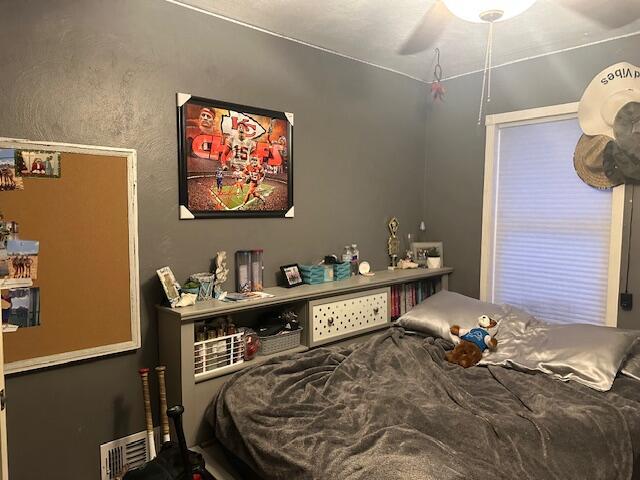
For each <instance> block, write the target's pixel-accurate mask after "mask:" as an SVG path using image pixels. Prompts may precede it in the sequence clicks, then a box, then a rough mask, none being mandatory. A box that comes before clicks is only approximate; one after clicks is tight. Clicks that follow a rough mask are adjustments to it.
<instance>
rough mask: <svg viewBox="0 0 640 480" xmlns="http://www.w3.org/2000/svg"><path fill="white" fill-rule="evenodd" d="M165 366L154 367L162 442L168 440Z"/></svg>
mask: <svg viewBox="0 0 640 480" xmlns="http://www.w3.org/2000/svg"><path fill="white" fill-rule="evenodd" d="M166 370H167V367H165V366H164V365H160V366H159V367H156V373H157V374H158V388H159V390H160V424H161V425H162V442H163V443H164V442H170V441H171V434H170V433H169V417H167V387H166V385H165V378H164V375H165V371H166Z"/></svg>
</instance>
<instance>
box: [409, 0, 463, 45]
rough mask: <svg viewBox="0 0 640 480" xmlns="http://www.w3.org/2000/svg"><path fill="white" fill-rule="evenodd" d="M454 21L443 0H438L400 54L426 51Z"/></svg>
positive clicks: (415, 29) (424, 16) (410, 36)
mask: <svg viewBox="0 0 640 480" xmlns="http://www.w3.org/2000/svg"><path fill="white" fill-rule="evenodd" d="M452 19H453V15H452V14H451V12H450V11H449V9H448V8H447V7H446V6H445V4H444V3H443V2H442V1H441V0H436V1H435V3H434V4H433V5H431V8H429V10H427V11H426V13H425V14H424V15H423V17H422V19H421V20H420V23H418V25H416V27H415V28H414V29H413V32H411V35H409V38H407V39H406V40H405V42H404V43H403V44H402V46H401V47H400V49H399V50H398V53H399V54H400V55H411V54H413V53H418V52H422V51H423V50H426V49H427V48H429V47H430V46H431V45H433V43H435V41H436V40H437V39H438V37H439V36H440V34H441V33H442V31H443V30H444V29H445V27H446V26H447V25H448V24H449V22H450V21H451V20H452Z"/></svg>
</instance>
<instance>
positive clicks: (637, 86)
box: [578, 62, 640, 137]
mask: <svg viewBox="0 0 640 480" xmlns="http://www.w3.org/2000/svg"><path fill="white" fill-rule="evenodd" d="M637 71H640V68H638V67H636V66H635V65H632V64H630V63H627V62H620V63H616V64H615V65H611V66H610V67H607V68H605V69H604V70H602V71H601V72H600V73H598V74H597V75H596V76H595V77H594V78H593V80H591V82H590V83H589V85H588V86H587V88H586V89H585V91H584V93H583V94H582V98H581V99H580V104H579V106H578V120H579V121H580V127H581V128H582V131H583V132H584V133H586V134H587V135H592V136H593V135H606V136H608V137H613V122H614V118H615V115H616V113H617V112H618V110H619V109H620V108H621V107H622V106H623V105H625V104H626V103H628V102H640V79H638V78H636V77H635V72H637ZM623 72H624V73H625V75H622V73H623ZM627 73H628V74H627ZM605 117H606V118H605Z"/></svg>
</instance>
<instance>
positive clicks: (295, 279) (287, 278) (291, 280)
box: [280, 263, 303, 288]
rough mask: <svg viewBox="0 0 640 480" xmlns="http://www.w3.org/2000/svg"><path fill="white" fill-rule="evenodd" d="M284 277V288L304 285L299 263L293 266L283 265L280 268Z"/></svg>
mask: <svg viewBox="0 0 640 480" xmlns="http://www.w3.org/2000/svg"><path fill="white" fill-rule="evenodd" d="M280 271H281V272H282V276H283V278H284V286H285V287H287V288H292V287H297V286H299V285H302V283H303V282H302V275H301V274H300V267H299V266H298V264H297V263H292V264H291V265H283V266H281V267H280Z"/></svg>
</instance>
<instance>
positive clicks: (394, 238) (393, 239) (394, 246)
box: [387, 217, 400, 270]
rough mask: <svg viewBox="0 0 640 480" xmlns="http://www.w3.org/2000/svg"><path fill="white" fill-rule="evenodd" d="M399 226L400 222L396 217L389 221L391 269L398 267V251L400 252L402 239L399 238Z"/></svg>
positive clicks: (388, 246)
mask: <svg viewBox="0 0 640 480" xmlns="http://www.w3.org/2000/svg"><path fill="white" fill-rule="evenodd" d="M398 227H400V223H399V222H398V219H397V218H396V217H393V218H392V219H391V221H389V232H390V233H391V235H390V236H389V240H387V251H388V253H389V262H390V264H389V267H388V268H389V270H395V269H396V268H397V267H398V253H399V252H400V240H399V239H398V235H397V233H398Z"/></svg>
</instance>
